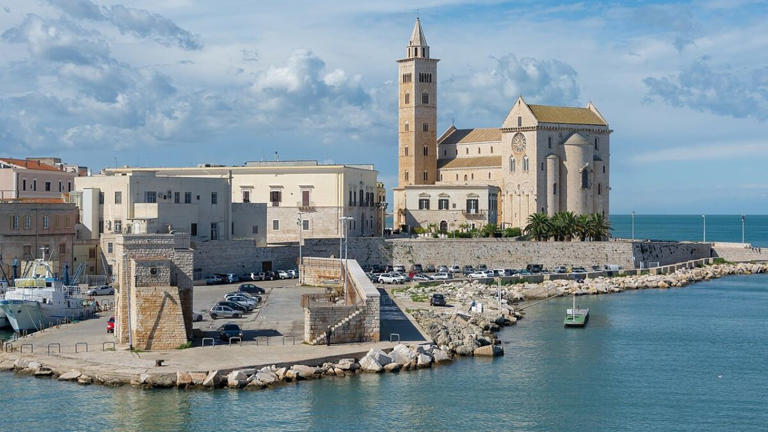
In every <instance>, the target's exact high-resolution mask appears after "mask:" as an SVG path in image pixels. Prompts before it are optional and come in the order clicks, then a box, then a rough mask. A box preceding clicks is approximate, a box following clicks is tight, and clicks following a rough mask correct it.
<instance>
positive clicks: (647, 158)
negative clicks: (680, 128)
mask: <svg viewBox="0 0 768 432" xmlns="http://www.w3.org/2000/svg"><path fill="white" fill-rule="evenodd" d="M766 156H768V141H747V142H719V143H707V144H699V145H690V146H678V147H667V148H661V149H658V150H653V151H647V152H643V153H638V154H635V155H634V156H632V161H634V162H637V163H657V162H690V161H697V160H721V159H722V160H728V159H731V160H732V159H740V158H744V157H766Z"/></svg>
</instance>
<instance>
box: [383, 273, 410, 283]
mask: <svg viewBox="0 0 768 432" xmlns="http://www.w3.org/2000/svg"><path fill="white" fill-rule="evenodd" d="M379 283H380V284H401V283H405V276H403V275H402V274H400V273H383V274H382V275H380V276H379Z"/></svg>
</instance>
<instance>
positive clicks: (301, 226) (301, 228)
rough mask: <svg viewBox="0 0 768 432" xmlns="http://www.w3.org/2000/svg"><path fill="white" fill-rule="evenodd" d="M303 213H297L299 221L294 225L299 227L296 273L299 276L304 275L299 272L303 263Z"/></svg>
mask: <svg viewBox="0 0 768 432" xmlns="http://www.w3.org/2000/svg"><path fill="white" fill-rule="evenodd" d="M303 217H304V213H302V212H301V211H299V220H298V221H297V222H296V224H297V225H298V226H299V265H298V269H297V271H299V272H300V273H299V274H300V275H302V274H304V272H302V271H301V264H303V261H302V259H301V244H302V243H303V239H302V230H303V229H304V219H303ZM299 282H301V278H299Z"/></svg>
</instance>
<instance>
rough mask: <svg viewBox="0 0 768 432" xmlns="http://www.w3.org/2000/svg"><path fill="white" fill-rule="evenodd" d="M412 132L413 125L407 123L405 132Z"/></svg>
mask: <svg viewBox="0 0 768 432" xmlns="http://www.w3.org/2000/svg"><path fill="white" fill-rule="evenodd" d="M409 130H411V125H410V124H409V123H408V122H405V131H406V132H408V131H409Z"/></svg>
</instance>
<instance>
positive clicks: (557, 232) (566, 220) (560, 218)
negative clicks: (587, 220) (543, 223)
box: [550, 211, 578, 241]
mask: <svg viewBox="0 0 768 432" xmlns="http://www.w3.org/2000/svg"><path fill="white" fill-rule="evenodd" d="M550 221H551V226H552V234H553V235H554V237H555V240H558V241H570V240H571V239H572V238H573V236H574V235H575V234H577V225H578V220H577V218H576V215H574V214H573V212H569V211H561V212H557V213H555V214H554V216H552V218H551V219H550Z"/></svg>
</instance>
